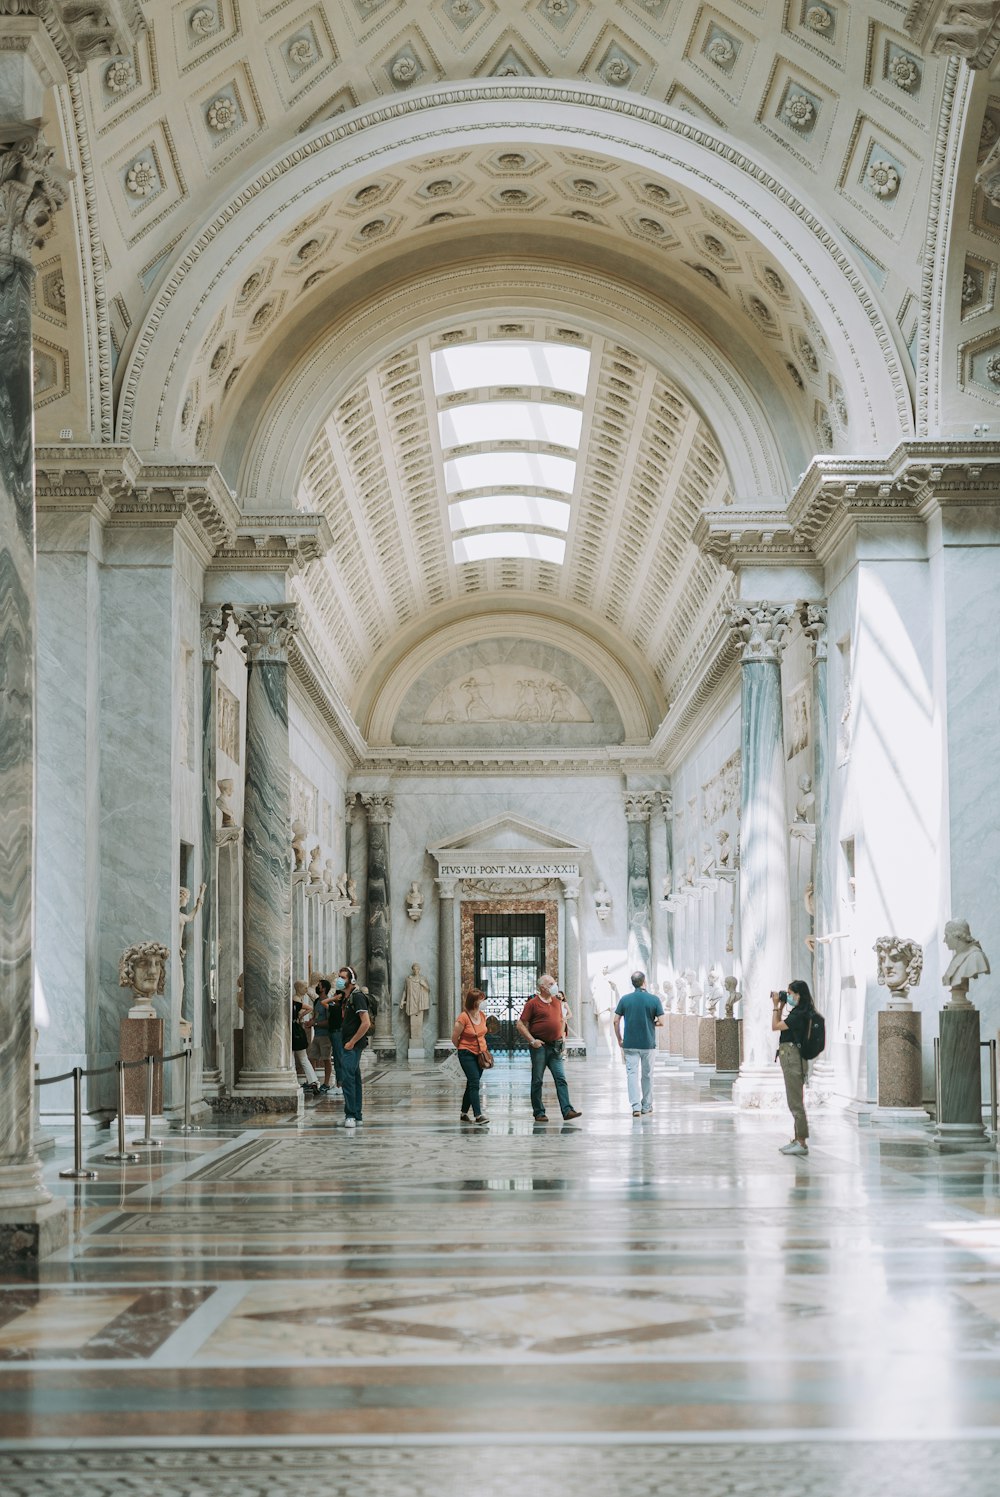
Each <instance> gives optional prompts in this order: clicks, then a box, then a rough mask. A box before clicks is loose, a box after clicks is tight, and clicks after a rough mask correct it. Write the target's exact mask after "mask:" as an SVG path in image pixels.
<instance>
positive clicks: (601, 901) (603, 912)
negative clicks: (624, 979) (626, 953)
mask: <svg viewBox="0 0 1000 1497" xmlns="http://www.w3.org/2000/svg"><path fill="white" fill-rule="evenodd" d="M594 909H595V911H596V913H597V918H598V920H600V921H601V923H602V924H603V923H604V921H605V920H607V918H608V916H609V915H610V914H611V895H610V894H609V893H608V891H607V889H606V888H605V886H604V881H603V879H602V881H601V882H600V883H599V884H598V886H597V891H596V893H595V894H594ZM604 970H605V971H607V968H605V969H604Z"/></svg>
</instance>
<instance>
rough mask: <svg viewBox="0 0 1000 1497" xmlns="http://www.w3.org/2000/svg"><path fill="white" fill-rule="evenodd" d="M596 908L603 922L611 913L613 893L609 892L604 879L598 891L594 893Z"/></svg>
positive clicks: (599, 918) (598, 916)
mask: <svg viewBox="0 0 1000 1497" xmlns="http://www.w3.org/2000/svg"><path fill="white" fill-rule="evenodd" d="M594 910H595V913H596V915H597V918H598V920H600V921H601V922H602V924H603V922H604V921H605V920H607V918H608V916H609V915H610V914H611V895H610V894H609V893H608V891H607V888H606V887H605V884H604V880H603V879H602V880H601V882H600V883H599V884H598V886H597V889H596V892H595V894H594Z"/></svg>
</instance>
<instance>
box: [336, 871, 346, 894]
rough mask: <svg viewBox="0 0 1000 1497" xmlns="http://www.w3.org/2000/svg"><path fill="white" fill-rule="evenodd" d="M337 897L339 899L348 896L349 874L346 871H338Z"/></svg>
mask: <svg viewBox="0 0 1000 1497" xmlns="http://www.w3.org/2000/svg"><path fill="white" fill-rule="evenodd" d="M337 898H338V899H346V898H347V874H346V873H338V874H337Z"/></svg>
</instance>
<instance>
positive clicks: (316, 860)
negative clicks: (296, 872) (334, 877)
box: [309, 842, 323, 886]
mask: <svg viewBox="0 0 1000 1497" xmlns="http://www.w3.org/2000/svg"><path fill="white" fill-rule="evenodd" d="M322 857H323V851H322V848H321V847H320V845H319V843H318V842H317V844H316V846H315V847H313V848H310V850H309V882H310V884H312V885H314V886H315V885H317V884H321V883H322V882H323V864H322V861H321V860H322Z"/></svg>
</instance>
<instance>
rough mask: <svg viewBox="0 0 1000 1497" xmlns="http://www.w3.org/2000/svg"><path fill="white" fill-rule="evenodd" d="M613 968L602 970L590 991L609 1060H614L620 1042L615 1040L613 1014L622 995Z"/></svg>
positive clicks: (605, 967)
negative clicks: (612, 974) (614, 977)
mask: <svg viewBox="0 0 1000 1497" xmlns="http://www.w3.org/2000/svg"><path fill="white" fill-rule="evenodd" d="M610 974H611V968H610V967H608V966H604V967H602V968H601V973H600V976H599V977H595V978H594V984H593V987H592V988H591V990H590V999H591V1002H592V1003H593V1005H594V1018H595V1020H596V1021H597V1033H598V1036H599V1038H600V1040H601V1042H602V1043H603V1045H604V1048H605V1049H606V1050H607V1052H608V1059H609V1060H614V1058H615V1051H616V1049H617V1048H618V1042H617V1040H616V1039H615V1035H614V1027H613V1022H612V1017H611V1016H612V1014H613V1013H614V1011H615V1009H616V1008H617V1007H618V999H619V998H620V997H621V994H620V993H619V991H618V986H617V984H616V983H615V981H614V979H613V978H612V977H611V975H610Z"/></svg>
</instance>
